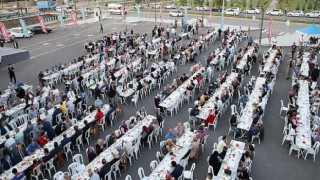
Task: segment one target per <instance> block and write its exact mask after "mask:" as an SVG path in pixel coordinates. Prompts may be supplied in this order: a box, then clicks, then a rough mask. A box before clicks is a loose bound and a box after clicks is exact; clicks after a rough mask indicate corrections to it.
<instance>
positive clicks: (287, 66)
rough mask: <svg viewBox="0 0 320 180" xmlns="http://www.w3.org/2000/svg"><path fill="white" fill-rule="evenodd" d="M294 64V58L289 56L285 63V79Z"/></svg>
mask: <svg viewBox="0 0 320 180" xmlns="http://www.w3.org/2000/svg"><path fill="white" fill-rule="evenodd" d="M294 66H295V60H294V59H293V58H290V60H288V61H287V64H286V79H290V76H291V71H292V70H293V68H294Z"/></svg>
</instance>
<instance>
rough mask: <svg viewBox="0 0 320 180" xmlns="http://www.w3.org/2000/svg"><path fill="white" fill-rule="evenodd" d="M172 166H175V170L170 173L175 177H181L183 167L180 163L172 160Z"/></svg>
mask: <svg viewBox="0 0 320 180" xmlns="http://www.w3.org/2000/svg"><path fill="white" fill-rule="evenodd" d="M171 166H172V167H173V168H174V169H173V171H172V172H171V173H170V175H171V176H172V177H174V179H179V177H180V176H181V175H182V173H183V167H182V166H181V165H180V164H177V163H176V161H171Z"/></svg>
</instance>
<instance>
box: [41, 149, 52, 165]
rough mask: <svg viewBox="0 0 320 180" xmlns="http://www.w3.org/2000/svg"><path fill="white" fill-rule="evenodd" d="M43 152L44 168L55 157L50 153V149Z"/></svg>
mask: <svg viewBox="0 0 320 180" xmlns="http://www.w3.org/2000/svg"><path fill="white" fill-rule="evenodd" d="M43 152H44V156H43V157H42V158H41V163H42V166H45V165H46V163H47V162H48V161H49V160H51V159H52V158H53V157H54V155H53V154H51V153H50V152H49V149H48V148H44V150H43Z"/></svg>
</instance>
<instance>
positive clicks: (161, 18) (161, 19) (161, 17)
mask: <svg viewBox="0 0 320 180" xmlns="http://www.w3.org/2000/svg"><path fill="white" fill-rule="evenodd" d="M160 22H163V14H162V8H161V7H160Z"/></svg>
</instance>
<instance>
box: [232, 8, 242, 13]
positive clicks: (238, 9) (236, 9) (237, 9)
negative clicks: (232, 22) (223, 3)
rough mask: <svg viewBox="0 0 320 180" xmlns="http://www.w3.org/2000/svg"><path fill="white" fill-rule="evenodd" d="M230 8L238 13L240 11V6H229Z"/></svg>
mask: <svg viewBox="0 0 320 180" xmlns="http://www.w3.org/2000/svg"><path fill="white" fill-rule="evenodd" d="M230 9H232V10H235V11H237V12H238V13H241V8H239V7H231V8H230Z"/></svg>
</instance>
